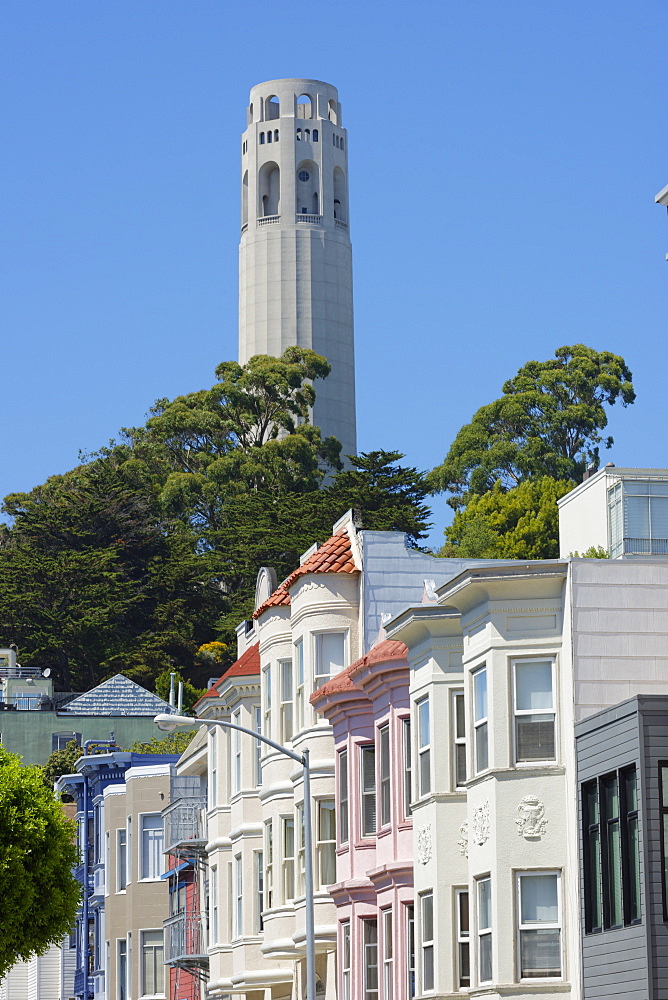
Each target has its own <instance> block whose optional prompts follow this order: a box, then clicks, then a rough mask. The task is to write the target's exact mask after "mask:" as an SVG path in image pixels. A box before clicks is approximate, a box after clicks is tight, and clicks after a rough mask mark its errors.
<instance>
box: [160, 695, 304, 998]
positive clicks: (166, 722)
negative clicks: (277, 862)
mask: <svg viewBox="0 0 668 1000" xmlns="http://www.w3.org/2000/svg"><path fill="white" fill-rule="evenodd" d="M153 721H154V722H155V724H156V726H157V727H158V728H159V729H162V730H163V731H165V730H166V731H167V732H170V731H172V730H173V729H176V728H177V727H178V726H192V724H193V722H194V721H196V720H194V719H191V718H189V717H188V716H187V715H168V714H167V713H164V714H160V715H156V717H155V718H154V720H153ZM197 721H199V722H200V723H202V724H203V725H205V726H221V727H222V728H223V729H236V731H237V732H239V733H245V734H246V735H247V736H250V737H252V738H253V739H254V740H260V741H261V742H262V743H266V744H267V746H270V747H272V748H273V749H274V750H278V752H279V753H282V754H283V755H284V756H285V757H290V758H291V760H296V761H297V763H298V764H301V765H302V768H303V772H304V811H303V817H304V883H305V885H304V890H305V891H304V896H305V898H304V920H305V924H306V926H305V931H306V1000H315V909H314V900H313V892H314V879H313V825H312V819H311V809H312V802H311V769H310V764H309V752H308V749H306V750H304V752H303V753H302V754H297V753H295V752H294V751H293V750H288V748H287V747H284V746H282V745H281V744H280V743H275V742H274V740H270V739H269V737H268V736H263V735H262V733H257V732H255V730H254V729H246V727H245V726H237V725H235V724H234V723H233V722H225V721H223V719H199V720H197Z"/></svg>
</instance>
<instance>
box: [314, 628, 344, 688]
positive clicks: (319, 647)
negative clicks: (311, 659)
mask: <svg viewBox="0 0 668 1000" xmlns="http://www.w3.org/2000/svg"><path fill="white" fill-rule="evenodd" d="M345 654H346V634H345V632H320V633H318V634H317V635H316V636H315V672H314V677H313V689H314V690H316V691H317V689H318V688H319V687H322V685H323V684H324V683H325V682H326V681H328V680H329V679H330V677H334V675H335V674H338V673H339V672H340V671H341V670H343V668H344V666H345Z"/></svg>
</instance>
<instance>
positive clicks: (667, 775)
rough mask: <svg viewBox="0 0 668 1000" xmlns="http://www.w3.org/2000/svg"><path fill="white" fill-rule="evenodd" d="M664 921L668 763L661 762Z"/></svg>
mask: <svg viewBox="0 0 668 1000" xmlns="http://www.w3.org/2000/svg"><path fill="white" fill-rule="evenodd" d="M659 775H660V785H659V787H660V795H661V798H660V807H661V859H662V876H663V878H662V883H663V919H664V920H668V761H660V762H659Z"/></svg>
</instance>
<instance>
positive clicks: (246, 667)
mask: <svg viewBox="0 0 668 1000" xmlns="http://www.w3.org/2000/svg"><path fill="white" fill-rule="evenodd" d="M259 673H260V643H259V642H256V643H254V644H253V645H252V646H249V647H248V649H247V650H246V652H245V653H242V654H241V656H240V657H239V659H238V660H235V662H234V663H233V664H232V666H231V667H229V669H227V670H226V671H225V673H224V674H223V676H222V677H221V678H220V680H219V681H216V683H215V685H214V687H216V688H217V687H218V685H219V684H222V682H223V681H224V680H226V679H227V678H228V677H247V676H251V675H254V674H259Z"/></svg>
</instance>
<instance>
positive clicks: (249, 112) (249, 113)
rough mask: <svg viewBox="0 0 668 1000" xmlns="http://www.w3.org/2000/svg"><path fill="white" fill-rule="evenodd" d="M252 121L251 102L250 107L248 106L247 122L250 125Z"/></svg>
mask: <svg viewBox="0 0 668 1000" xmlns="http://www.w3.org/2000/svg"><path fill="white" fill-rule="evenodd" d="M252 123H253V105H252V104H251V105H250V107H249V108H248V124H249V125H251V124H252Z"/></svg>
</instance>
